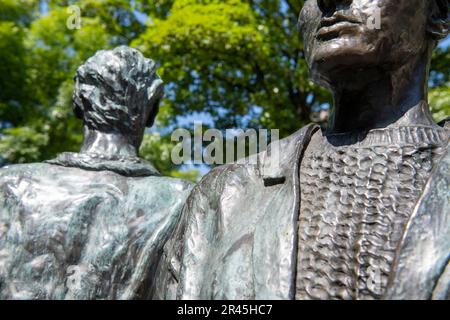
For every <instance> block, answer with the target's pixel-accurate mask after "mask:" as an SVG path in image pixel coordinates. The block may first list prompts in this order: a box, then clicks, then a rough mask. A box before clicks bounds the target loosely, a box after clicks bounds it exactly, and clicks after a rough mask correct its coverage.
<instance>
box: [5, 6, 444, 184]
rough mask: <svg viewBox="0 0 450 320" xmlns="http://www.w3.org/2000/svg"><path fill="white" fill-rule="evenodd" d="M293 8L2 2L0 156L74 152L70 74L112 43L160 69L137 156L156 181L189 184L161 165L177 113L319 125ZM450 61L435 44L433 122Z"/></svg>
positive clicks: (18, 158)
mask: <svg viewBox="0 0 450 320" xmlns="http://www.w3.org/2000/svg"><path fill="white" fill-rule="evenodd" d="M303 2H304V1H290V0H253V1H252V0H133V1H130V0H101V1H100V0H79V1H73V0H72V1H71V0H2V1H1V2H0V155H1V158H2V159H3V160H4V161H6V162H8V163H23V162H32V161H42V160H44V159H49V158H52V157H54V156H55V155H56V154H57V153H58V152H61V151H73V150H77V149H78V148H79V144H80V142H81V134H80V133H81V123H80V121H78V120H76V119H75V118H74V117H73V116H72V111H71V92H72V89H73V81H72V78H73V75H74V73H75V70H76V68H77V67H78V66H79V65H80V64H81V63H82V62H83V61H84V60H85V59H87V58H88V57H89V56H91V55H92V54H94V52H95V51H96V50H99V49H105V48H111V47H114V46H117V45H120V44H128V45H132V46H134V47H137V48H138V49H141V50H142V51H143V52H144V54H146V55H147V56H149V57H152V58H153V59H155V60H156V61H158V62H159V63H160V70H159V71H160V75H161V76H162V78H163V79H164V80H165V82H166V88H167V94H166V98H165V99H164V101H163V103H162V106H161V112H160V114H159V116H158V123H157V130H156V131H155V130H153V131H152V133H149V134H148V135H146V137H145V139H144V143H143V145H142V148H141V155H142V156H143V157H145V158H146V159H149V160H151V161H153V162H154V163H155V165H156V167H157V168H158V169H160V171H162V172H163V173H164V174H170V175H174V176H179V175H184V176H185V177H186V178H189V179H196V177H197V173H196V172H195V171H188V172H186V171H185V170H183V171H180V168H179V167H176V166H174V165H172V164H171V162H170V160H169V154H170V153H169V151H170V149H171V146H172V145H173V143H172V142H171V141H170V136H169V135H168V132H169V131H170V130H169V129H170V128H173V127H175V126H180V125H183V124H185V125H186V123H188V122H186V121H182V120H183V118H184V117H186V116H189V115H191V116H193V117H196V114H197V113H198V112H203V114H204V115H207V116H208V117H209V118H211V120H212V122H213V123H212V124H213V125H215V126H216V127H218V128H224V129H225V128H235V127H239V128H249V127H252V128H259V127H264V128H278V129H280V130H281V136H282V137H283V136H286V135H288V134H291V133H292V132H294V131H295V130H296V129H298V128H299V127H300V126H302V125H304V124H306V123H307V122H309V121H311V119H313V120H316V121H317V120H323V117H322V118H321V117H319V116H317V115H321V116H323V114H324V111H326V110H327V108H328V103H329V101H330V95H329V94H328V93H327V92H326V91H325V90H323V89H320V88H317V87H315V86H314V85H313V84H312V83H311V82H310V81H309V80H308V77H307V70H306V66H305V63H304V61H303V53H302V43H301V41H300V40H299V38H298V35H297V27H296V24H297V16H298V13H299V11H300V9H301V6H302V5H303ZM71 5H77V6H78V7H79V8H80V12H81V28H80V29H73V28H69V25H68V19H70V18H71V17H72V15H73V14H74V12H73V11H70V10H69V11H68V9H69V7H70V6H71ZM449 58H450V57H449V51H448V49H440V50H438V51H436V53H435V57H434V60H433V65H432V73H431V79H430V87H431V90H430V101H431V103H432V106H433V112H434V115H435V117H436V119H440V118H443V117H446V116H448V115H449V113H450V110H449V108H450V107H449V106H450V104H449V95H450V85H449V83H450V79H449V74H450V73H449V63H450V62H449V61H450V59H449ZM325 113H326V112H325ZM158 128H159V129H158ZM167 128H169V129H167ZM189 129H192V128H189ZM0 162H1V160H0Z"/></svg>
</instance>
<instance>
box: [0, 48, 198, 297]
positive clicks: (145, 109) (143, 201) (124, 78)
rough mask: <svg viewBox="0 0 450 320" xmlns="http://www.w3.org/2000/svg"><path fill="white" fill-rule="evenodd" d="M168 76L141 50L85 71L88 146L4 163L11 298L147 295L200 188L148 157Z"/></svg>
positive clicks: (78, 98)
mask: <svg viewBox="0 0 450 320" xmlns="http://www.w3.org/2000/svg"><path fill="white" fill-rule="evenodd" d="M162 95H163V83H162V81H161V80H160V78H159V77H158V75H157V74H156V70H155V64H154V62H153V61H151V60H149V59H146V58H144V57H143V56H142V54H141V53H140V52H138V51H137V50H134V49H131V48H128V47H118V48H116V49H114V50H111V51H99V52H97V53H96V54H95V56H93V57H92V58H90V59H89V60H87V61H86V63H85V64H83V65H82V66H81V67H80V68H79V69H78V71H77V73H76V76H75V90H74V94H73V100H74V104H73V109H74V112H75V114H76V115H77V117H79V118H81V119H82V120H83V123H84V140H83V145H82V147H81V151H80V152H79V153H63V154H61V155H59V156H58V157H57V158H56V159H53V160H50V161H46V162H44V163H33V164H25V165H11V166H8V167H4V168H2V169H0V298H1V299H143V298H150V297H151V296H152V294H153V293H152V292H153V287H154V286H153V283H154V272H155V269H156V267H157V264H158V261H159V259H160V256H161V251H162V246H163V245H164V243H165V241H166V239H167V237H168V235H169V233H170V232H171V231H172V230H173V228H174V226H175V225H176V221H177V220H178V218H179V214H180V212H181V207H182V205H183V203H184V201H185V198H186V197H187V195H188V193H189V191H190V189H191V187H190V185H189V184H188V183H186V182H184V181H180V180H177V179H172V178H166V177H162V176H161V175H160V174H159V173H158V171H157V170H156V169H155V168H154V167H153V166H152V165H151V164H150V163H148V162H146V161H144V160H142V159H140V158H139V157H138V149H139V146H140V144H141V142H142V138H143V134H144V130H145V127H149V126H151V125H152V124H153V121H154V119H155V116H156V114H157V112H158V105H159V101H160V99H161V98H162Z"/></svg>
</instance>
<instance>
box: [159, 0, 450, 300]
mask: <svg viewBox="0 0 450 320" xmlns="http://www.w3.org/2000/svg"><path fill="white" fill-rule="evenodd" d="M377 14H379V19H380V21H379V22H380V27H379V28H377V27H376V26H374V23H372V22H373V19H376V18H377V17H376V15H377ZM299 22H300V30H301V34H302V35H303V38H304V46H305V57H306V61H307V64H308V66H309V69H310V75H311V78H312V79H313V80H314V81H315V82H316V83H318V84H320V85H322V86H325V87H327V88H328V89H329V90H330V91H331V92H332V93H333V95H334V106H333V108H332V115H331V117H330V121H329V125H328V128H327V130H321V129H320V128H319V127H317V126H315V125H309V126H307V127H305V128H302V129H300V130H299V131H298V132H297V133H295V134H294V135H292V136H290V137H288V138H287V139H284V140H282V141H280V142H279V143H278V144H273V145H271V146H270V147H269V149H268V150H267V151H266V152H263V153H261V154H259V155H258V164H257V165H252V164H247V165H243V164H230V165H226V166H223V167H219V168H216V169H214V170H213V171H212V172H210V173H209V174H208V175H207V176H206V177H204V178H203V180H202V181H201V182H200V183H199V185H198V186H196V187H195V188H194V190H193V192H192V194H191V195H190V197H189V198H188V200H187V204H186V206H185V208H184V210H183V216H182V219H181V222H180V224H179V225H178V227H177V230H176V232H175V235H174V237H173V238H172V239H171V240H169V242H168V243H167V244H166V246H165V252H166V256H167V259H166V260H165V266H163V267H161V266H160V268H159V270H158V274H159V275H158V292H159V296H158V297H159V298H162V299H164V298H166V299H170V298H179V299H199V298H201V299H406V298H413V299H431V298H433V299H442V298H450V291H449V288H450V265H448V257H449V254H450V204H449V198H450V188H449V180H450V175H449V171H450V169H449V164H450V150H449V148H448V143H449V124H448V122H443V123H441V125H437V124H436V123H435V122H434V121H433V119H432V117H431V115H430V112H429V108H428V104H427V79H428V68H429V64H430V59H431V53H432V51H433V48H434V47H435V46H436V44H437V41H438V40H439V39H441V38H443V37H445V36H446V35H447V33H448V23H449V2H448V1H447V0H379V1H373V0H353V1H351V0H348V1H347V0H346V1H337V0H334V1H331V0H328V1H324V0H308V1H306V3H305V6H304V8H303V9H302V12H301V14H300V20H299ZM274 158H276V159H278V165H276V166H273V165H272V166H270V167H267V166H266V164H267V163H269V162H271V160H272V159H274Z"/></svg>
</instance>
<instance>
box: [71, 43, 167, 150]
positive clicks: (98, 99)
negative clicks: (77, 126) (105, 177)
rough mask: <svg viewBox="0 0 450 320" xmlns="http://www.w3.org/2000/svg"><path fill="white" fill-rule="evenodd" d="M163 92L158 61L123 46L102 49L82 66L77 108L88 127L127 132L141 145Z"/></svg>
mask: <svg viewBox="0 0 450 320" xmlns="http://www.w3.org/2000/svg"><path fill="white" fill-rule="evenodd" d="M162 96H163V82H162V80H161V79H160V78H159V76H158V75H157V74H156V65H155V63H154V62H153V61H152V60H150V59H146V58H145V57H144V56H143V55H142V54H141V53H140V52H139V51H137V50H135V49H132V48H129V47H126V46H121V47H117V48H115V49H113V50H102V51H98V52H97V53H96V54H95V55H94V56H93V57H91V58H89V59H88V60H87V61H86V62H85V63H84V64H83V65H81V66H80V67H79V68H78V70H77V73H76V76H75V90H74V93H73V101H74V104H73V110H74V113H75V115H76V116H77V117H78V118H80V119H82V120H83V122H84V124H85V126H86V127H87V128H88V129H90V130H94V131H99V132H103V133H113V134H120V135H124V136H127V137H129V138H130V139H131V142H132V144H133V145H134V146H135V147H138V146H139V144H140V143H141V141H142V136H143V133H144V130H145V127H150V126H152V125H153V122H154V120H155V117H156V114H157V113H158V106H159V102H160V100H161V99H162Z"/></svg>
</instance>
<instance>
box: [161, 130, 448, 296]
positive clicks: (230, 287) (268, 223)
mask: <svg viewBox="0 0 450 320" xmlns="http://www.w3.org/2000/svg"><path fill="white" fill-rule="evenodd" d="M316 130H318V127H316V126H314V125H309V126H307V127H305V128H303V129H301V130H299V131H298V132H297V133H295V134H294V135H292V136H290V137H288V138H286V139H284V140H281V141H279V148H278V149H277V148H274V146H273V145H271V146H269V149H268V150H267V151H266V152H263V153H261V154H259V155H257V156H256V164H255V163H253V164H230V165H225V166H222V167H219V168H216V169H214V170H212V171H211V172H210V173H209V174H208V175H206V176H205V177H204V178H203V180H202V181H201V182H200V183H199V185H197V186H196V187H195V188H194V189H193V192H192V193H191V195H190V196H189V198H188V200H187V203H186V204H185V207H184V209H183V214H182V217H181V220H180V222H179V224H178V227H177V229H176V231H175V233H174V235H173V237H172V238H171V240H169V242H168V243H167V244H166V246H165V263H164V264H162V265H160V266H159V268H158V270H157V279H156V280H157V288H158V289H157V293H156V297H155V298H159V299H175V298H178V299H231V300H234V299H294V297H295V278H296V258H297V220H298V214H299V206H300V199H299V198H300V197H299V194H300V191H299V187H300V182H299V172H298V171H299V167H300V161H301V159H302V154H303V152H304V150H305V147H306V146H307V144H308V142H309V139H310V137H311V136H312V134H313V133H314V132H315V131H316ZM277 150H278V151H277ZM274 158H275V159H276V161H273V159H274ZM253 160H255V158H253ZM270 163H272V164H273V163H279V165H269V164H270ZM449 170H450V151H449V150H447V153H446V155H445V156H444V157H443V159H442V161H441V163H440V164H439V165H438V166H437V168H436V169H435V171H434V173H433V174H432V177H431V178H430V181H429V183H428V185H427V187H426V189H425V192H424V194H423V196H422V198H421V199H420V201H419V203H418V204H417V206H416V209H415V211H414V214H413V215H412V216H411V221H410V222H409V224H408V227H407V229H406V231H405V235H404V240H403V243H402V245H401V247H400V248H399V252H398V254H397V256H398V257H399V258H398V261H397V263H396V265H395V268H394V272H393V273H392V279H391V285H390V287H389V289H388V291H387V294H386V298H390V299H408V298H413V299H429V298H432V297H433V298H445V297H448V292H447V290H448V288H449V284H450V266H449V267H447V269H446V266H447V265H448V259H449V258H448V257H449V256H450V255H449V254H450V212H449V211H450V205H449V200H450V189H449V180H450V174H449Z"/></svg>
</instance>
